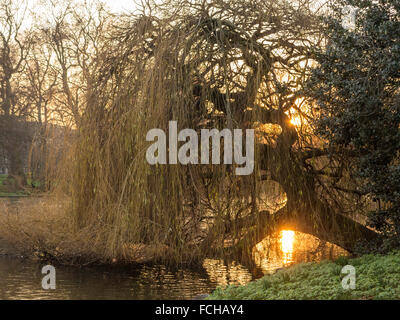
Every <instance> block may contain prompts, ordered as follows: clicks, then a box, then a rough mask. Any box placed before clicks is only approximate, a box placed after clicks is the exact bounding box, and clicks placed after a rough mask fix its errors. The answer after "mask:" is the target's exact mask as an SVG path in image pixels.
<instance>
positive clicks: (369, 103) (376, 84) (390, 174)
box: [310, 0, 400, 244]
mask: <svg viewBox="0 0 400 320" xmlns="http://www.w3.org/2000/svg"><path fill="white" fill-rule="evenodd" d="M345 6H352V8H353V9H354V11H355V12H356V19H355V25H354V26H347V27H346V25H343V24H342V21H343V8H344V7H345ZM326 22H327V39H328V41H327V46H326V48H325V49H324V51H323V52H318V53H317V55H316V59H317V61H318V63H319V66H318V68H316V69H315V70H314V74H313V79H312V83H311V86H310V88H311V89H310V95H311V96H313V97H315V98H316V100H317V104H318V110H317V111H318V113H319V118H318V128H319V133H321V134H322V135H323V137H325V138H326V139H327V140H328V141H329V144H330V149H331V150H333V152H335V153H337V152H340V153H341V154H345V155H346V156H345V157H344V158H343V159H341V161H349V162H350V161H354V162H355V164H356V170H355V174H356V178H357V179H359V182H360V187H359V188H358V192H360V193H362V194H364V195H368V196H369V197H370V198H371V200H373V201H374V202H375V203H376V206H371V208H370V209H371V210H370V214H369V217H368V224H369V226H371V227H373V228H375V229H376V230H378V231H381V232H383V233H385V234H386V235H389V236H391V238H392V239H393V240H395V241H396V242H397V244H398V242H399V236H400V183H399V182H400V164H399V150H400V129H399V124H400V90H399V89H400V2H399V1H397V0H394V1H384V0H380V1H370V0H362V1H352V0H345V1H340V2H339V3H336V5H335V6H334V7H333V14H332V16H330V18H329V19H327V20H326ZM338 150H339V151H338ZM396 238H397V240H396Z"/></svg>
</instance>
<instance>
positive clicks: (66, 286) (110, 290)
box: [0, 201, 345, 300]
mask: <svg viewBox="0 0 400 320" xmlns="http://www.w3.org/2000/svg"><path fill="white" fill-rule="evenodd" d="M17 203H18V201H12V202H10V203H8V206H13V205H17ZM274 242H276V243H277V247H278V252H273V251H271V250H270V249H269V248H270V247H271V244H273V243H274ZM3 247H4V248H3ZM3 249H5V250H3ZM3 251H4V252H3ZM6 252H7V250H6V247H5V246H4V244H2V243H1V241H0V299H79V300H80V299H135V300H136V299H192V298H194V297H195V296H197V295H200V294H209V293H211V292H212V291H213V290H214V289H215V288H216V287H217V286H226V285H229V284H235V285H244V284H246V283H248V282H249V281H252V280H254V276H253V275H252V274H255V272H253V273H252V272H250V271H249V270H247V269H246V268H245V267H243V266H242V265H240V264H239V263H236V262H231V263H228V264H227V263H225V262H224V261H222V260H215V259H206V260H204V262H203V265H202V267H203V268H200V269H199V270H189V269H181V270H169V269H167V268H166V267H165V266H162V265H157V266H151V267H150V266H141V267H133V266H132V267H116V266H113V267H111V266H110V267H85V268H76V267H66V266H57V267H56V289H55V290H44V289H43V288H42V285H41V282H42V278H43V277H44V275H43V274H42V273H41V270H42V267H43V266H44V264H41V263H39V262H35V261H31V260H27V259H17V258H11V257H8V256H6V255H4V254H5V253H6ZM253 253H254V258H255V262H256V264H257V265H258V267H259V269H261V270H262V271H263V273H264V274H266V273H272V272H274V271H275V270H276V269H278V268H282V267H285V266H288V265H291V264H294V263H298V262H305V261H320V260H323V259H327V258H334V257H336V256H338V255H342V254H345V252H344V250H342V249H340V248H338V247H336V246H334V245H332V244H324V243H321V242H320V241H319V240H318V239H316V238H314V237H312V236H309V235H305V234H301V233H299V232H293V231H290V230H287V231H282V232H281V234H279V235H277V237H276V238H275V239H269V238H266V239H264V240H263V241H262V242H260V243H259V244H257V245H256V247H255V251H254V252H253ZM257 276H258V277H259V276H260V273H257Z"/></svg>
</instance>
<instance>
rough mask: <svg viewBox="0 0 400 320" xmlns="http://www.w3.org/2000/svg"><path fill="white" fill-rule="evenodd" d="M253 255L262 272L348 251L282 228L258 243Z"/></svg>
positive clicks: (337, 255) (333, 256) (335, 255)
mask: <svg viewBox="0 0 400 320" xmlns="http://www.w3.org/2000/svg"><path fill="white" fill-rule="evenodd" d="M253 255H254V259H255V262H256V264H257V265H258V266H259V267H260V268H261V269H262V270H263V272H264V273H274V272H275V271H276V270H277V269H279V268H282V267H287V266H290V265H292V264H295V263H300V262H311V261H321V260H326V259H330V260H332V259H335V258H337V257H339V256H342V255H348V252H347V251H346V250H344V249H342V248H340V247H338V246H336V245H334V244H332V243H328V242H324V241H321V240H319V239H318V238H316V237H314V236H311V235H308V234H305V233H301V232H297V231H291V230H282V231H281V232H280V233H279V234H277V235H275V237H268V238H266V239H264V240H263V241H261V242H260V243H258V244H257V245H256V246H255V248H254V250H253Z"/></svg>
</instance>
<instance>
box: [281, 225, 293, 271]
mask: <svg viewBox="0 0 400 320" xmlns="http://www.w3.org/2000/svg"><path fill="white" fill-rule="evenodd" d="M293 242H294V231H292V230H282V231H281V249H282V254H283V256H282V263H283V265H289V264H291V263H292V262H293Z"/></svg>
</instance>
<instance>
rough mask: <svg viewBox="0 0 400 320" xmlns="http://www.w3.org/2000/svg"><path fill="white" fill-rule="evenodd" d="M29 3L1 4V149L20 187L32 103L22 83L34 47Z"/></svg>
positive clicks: (7, 0) (3, 0)
mask: <svg viewBox="0 0 400 320" xmlns="http://www.w3.org/2000/svg"><path fill="white" fill-rule="evenodd" d="M26 8H27V3H26V1H19V2H18V3H16V2H15V1H9V0H1V1H0V116H1V118H0V129H1V131H0V145H1V147H2V148H3V149H4V150H5V151H6V154H7V159H8V161H9V162H10V168H9V174H10V176H12V177H13V178H14V181H15V182H17V183H18V184H23V183H24V182H25V178H24V176H25V173H24V158H25V157H26V150H27V147H26V146H27V141H29V139H30V138H29V134H28V132H29V131H28V128H27V127H26V124H25V122H24V121H25V120H26V119H27V117H28V115H29V114H30V111H31V103H30V101H29V100H27V99H24V89H23V84H22V82H21V78H22V75H23V74H24V72H25V68H26V59H27V56H28V54H29V52H30V49H31V46H32V41H31V40H32V39H31V37H30V34H29V32H28V30H23V22H24V18H25V13H26Z"/></svg>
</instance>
